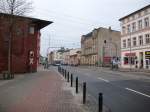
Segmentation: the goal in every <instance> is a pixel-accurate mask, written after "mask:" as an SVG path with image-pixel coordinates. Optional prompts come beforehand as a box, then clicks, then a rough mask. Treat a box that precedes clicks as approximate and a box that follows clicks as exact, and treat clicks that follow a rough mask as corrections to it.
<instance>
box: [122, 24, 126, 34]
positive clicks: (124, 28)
mask: <svg viewBox="0 0 150 112" xmlns="http://www.w3.org/2000/svg"><path fill="white" fill-rule="evenodd" d="M125 33H126V27H125V26H123V27H122V34H125Z"/></svg>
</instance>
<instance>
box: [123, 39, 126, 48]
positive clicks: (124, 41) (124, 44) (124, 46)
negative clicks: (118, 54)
mask: <svg viewBox="0 0 150 112" xmlns="http://www.w3.org/2000/svg"><path fill="white" fill-rule="evenodd" d="M123 48H126V40H123Z"/></svg>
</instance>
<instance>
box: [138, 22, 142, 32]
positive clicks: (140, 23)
mask: <svg viewBox="0 0 150 112" xmlns="http://www.w3.org/2000/svg"><path fill="white" fill-rule="evenodd" d="M138 28H139V30H141V29H142V20H139V21H138Z"/></svg>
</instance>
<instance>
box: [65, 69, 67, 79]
mask: <svg viewBox="0 0 150 112" xmlns="http://www.w3.org/2000/svg"><path fill="white" fill-rule="evenodd" d="M66 75H67V71H66V70H65V79H66Z"/></svg>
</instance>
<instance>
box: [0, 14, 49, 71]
mask: <svg viewBox="0 0 150 112" xmlns="http://www.w3.org/2000/svg"><path fill="white" fill-rule="evenodd" d="M10 18H12V19H13V21H14V22H13V23H14V24H13V28H12V32H13V33H11V34H12V38H11V56H10V59H11V67H10V68H11V72H12V73H26V72H30V71H31V70H32V71H34V72H35V71H36V70H37V65H38V60H39V56H40V55H39V51H40V29H42V28H44V27H45V26H47V25H49V24H51V23H52V22H50V21H45V20H40V19H35V18H29V17H22V16H11V15H9V14H4V13H0V21H1V22H0V72H2V71H7V70H8V46H9V39H10V38H9V36H10ZM29 54H30V55H29ZM31 55H32V60H30V59H29V57H30V56H31Z"/></svg>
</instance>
